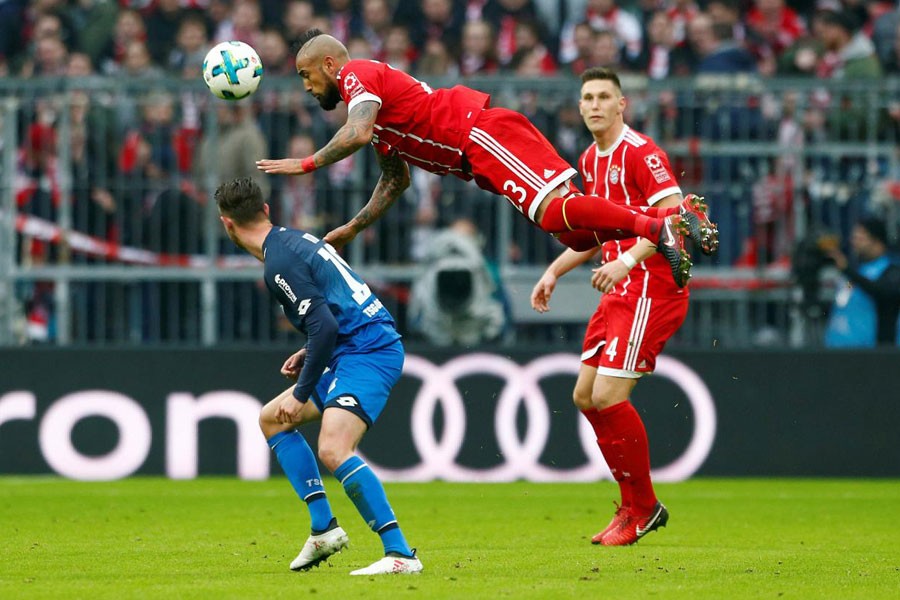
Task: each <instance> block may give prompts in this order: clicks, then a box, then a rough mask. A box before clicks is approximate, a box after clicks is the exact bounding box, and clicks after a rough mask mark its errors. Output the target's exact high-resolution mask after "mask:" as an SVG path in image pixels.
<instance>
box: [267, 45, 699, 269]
mask: <svg viewBox="0 0 900 600" xmlns="http://www.w3.org/2000/svg"><path fill="white" fill-rule="evenodd" d="M298 43H299V49H298V51H297V55H296V67H297V73H298V74H299V75H300V77H301V78H302V79H303V84H304V87H305V88H306V91H307V92H309V93H310V94H312V95H313V96H315V98H316V99H317V100H318V101H319V104H320V105H321V106H322V108H324V109H325V110H332V109H334V108H335V107H336V106H337V104H338V102H340V101H344V102H346V104H347V110H348V116H347V122H346V123H345V124H344V125H343V126H342V127H341V128H340V129H339V130H338V131H337V132H336V133H335V135H334V137H332V139H331V141H329V142H328V144H326V145H325V146H324V147H323V148H321V149H320V150H319V151H317V152H316V153H315V154H314V155H312V156H308V157H305V158H302V159H294V158H287V159H281V160H269V159H266V160H260V161H258V162H257V166H258V168H259V169H261V170H262V171H264V172H266V173H271V174H282V175H302V174H304V173H309V172H310V171H313V170H314V169H316V168H319V167H323V166H325V165H329V164H332V163H334V162H337V161H339V160H341V159H343V158H345V157H347V156H349V155H350V154H352V153H353V152H356V151H357V150H359V149H360V148H361V147H363V146H364V145H366V144H368V143H372V144H373V146H374V147H375V150H376V156H377V158H378V161H379V164H380V166H381V171H382V173H381V178H380V179H379V181H378V184H377V185H376V186H375V190H374V191H373V192H372V197H371V198H370V200H369V202H368V203H367V204H366V205H365V206H364V207H363V208H362V210H361V211H360V212H359V213H358V214H357V215H356V216H355V217H354V218H353V219H351V220H350V222H349V223H347V224H345V225H343V226H341V227H338V228H337V229H335V230H333V231H331V232H329V233H328V234H327V235H326V236H325V239H326V240H327V241H328V242H330V243H332V244H333V245H338V246H341V245H344V244H346V243H347V242H349V241H350V240H352V239H353V238H354V237H355V236H356V235H357V234H358V233H359V232H360V231H361V230H362V229H364V228H365V227H367V226H369V225H370V224H371V223H372V222H374V221H375V220H376V219H378V218H379V217H380V216H381V215H382V214H384V212H385V211H386V210H387V209H388V208H389V207H390V206H391V204H393V202H394V201H395V200H396V199H397V198H398V197H399V196H400V194H401V193H402V192H403V190H404V189H406V187H408V185H409V167H408V164H411V165H415V166H418V167H421V168H423V169H425V170H427V171H431V172H432V173H437V174H440V175H448V174H452V175H455V176H457V177H459V178H461V179H464V180H471V179H474V180H475V182H476V183H477V184H478V185H479V187H481V188H483V189H485V190H488V191H491V192H493V193H495V194H499V195H502V196H504V197H506V198H507V200H509V201H510V203H512V205H513V206H514V207H516V209H517V210H519V211H520V212H521V213H522V214H523V215H525V216H526V217H527V218H528V219H529V220H531V221H532V222H534V223H535V224H537V225H538V226H540V227H541V228H542V229H544V230H545V231H547V232H549V233H552V234H556V235H558V236H559V238H560V240H561V241H562V242H563V243H565V244H566V245H567V246H572V247H576V248H582V249H584V248H585V247H590V246H593V245H595V244H596V242H595V237H596V236H599V237H600V238H602V239H610V238H611V237H628V236H633V235H640V236H643V237H646V238H648V239H650V240H651V241H652V242H653V243H654V244H655V245H656V246H657V247H658V248H659V250H660V252H661V253H662V254H663V255H664V256H665V257H666V259H667V260H668V261H669V264H670V268H671V270H672V274H673V276H674V278H675V280H676V282H678V284H679V285H680V286H684V285H685V284H686V283H687V280H688V278H689V277H690V267H691V263H690V258H689V257H688V255H687V253H686V252H685V251H684V248H683V239H682V235H684V236H691V235H698V234H699V233H701V232H700V231H699V230H698V229H697V228H696V227H693V226H692V222H691V220H690V219H689V218H686V217H685V216H684V215H682V214H679V212H678V211H677V210H676V209H672V210H669V211H659V210H657V209H653V210H651V211H648V212H638V211H634V210H630V209H628V208H625V207H621V206H617V205H616V204H614V203H610V202H598V201H597V198H593V197H586V196H583V195H582V194H581V193H580V192H579V191H578V190H577V189H575V188H574V186H572V184H571V181H570V180H571V179H572V178H573V177H574V176H575V175H576V172H575V170H574V169H573V168H572V167H571V166H570V165H569V164H567V163H566V162H565V161H564V160H563V159H562V158H561V157H560V156H559V154H557V152H556V151H555V150H554V149H553V147H552V146H551V144H550V142H548V141H547V140H546V138H544V136H543V135H541V133H540V132H539V131H538V130H537V129H536V128H535V127H534V125H532V124H531V122H529V121H528V119H526V118H525V117H524V116H523V115H521V114H519V113H517V112H514V111H511V110H507V109H503V108H490V107H489V105H490V97H489V96H488V95H487V94H484V93H482V92H479V91H476V90H473V89H470V88H467V87H464V86H455V87H453V88H450V89H436V90H435V89H432V88H430V87H429V86H428V85H427V84H426V83H424V82H421V81H418V80H416V79H414V78H413V77H411V76H410V75H408V74H406V73H404V72H402V71H398V70H396V69H394V68H392V67H390V66H389V65H387V64H385V63H381V62H378V61H371V60H351V59H350V56H349V54H348V53H347V49H346V48H345V47H344V45H343V44H341V43H340V42H339V41H338V40H336V39H335V38H333V37H331V36H329V35H325V34H323V33H322V32H321V31H319V30H316V29H313V30H310V31H308V32H307V33H306V34H304V36H303V37H302V38H301V39H300V41H299V42H298ZM592 232H593V233H592Z"/></svg>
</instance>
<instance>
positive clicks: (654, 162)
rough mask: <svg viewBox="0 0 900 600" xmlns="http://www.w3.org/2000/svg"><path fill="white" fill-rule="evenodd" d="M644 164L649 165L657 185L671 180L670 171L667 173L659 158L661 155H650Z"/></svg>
mask: <svg viewBox="0 0 900 600" xmlns="http://www.w3.org/2000/svg"><path fill="white" fill-rule="evenodd" d="M644 162H645V163H647V167H648V168H649V169H650V173H651V174H652V175H653V179H655V180H656V183H662V182H664V181H669V179H671V177H669V173H668V171H666V167H665V166H663V162H662V160H661V159H660V158H659V155H657V154H648V155H647V156H645V157H644Z"/></svg>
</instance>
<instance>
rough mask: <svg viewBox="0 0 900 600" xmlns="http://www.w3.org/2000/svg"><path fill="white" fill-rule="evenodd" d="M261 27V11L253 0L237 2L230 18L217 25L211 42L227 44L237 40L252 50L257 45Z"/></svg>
mask: <svg viewBox="0 0 900 600" xmlns="http://www.w3.org/2000/svg"><path fill="white" fill-rule="evenodd" d="M260 27H262V11H261V10H260V8H259V4H257V3H256V2H255V1H254V0H237V1H236V2H235V3H234V9H233V10H232V11H231V16H230V18H227V19H225V20H224V21H222V22H221V23H219V26H218V28H217V29H216V33H215V35H214V36H213V41H214V42H216V43H219V42H228V41H232V40H237V41H240V42H244V43H245V44H250V45H251V46H253V47H254V48H256V47H257V46H258V45H259V37H260V35H261V32H260Z"/></svg>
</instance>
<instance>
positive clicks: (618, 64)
mask: <svg viewBox="0 0 900 600" xmlns="http://www.w3.org/2000/svg"><path fill="white" fill-rule="evenodd" d="M621 59H622V51H621V46H620V44H619V42H618V40H617V39H616V34H615V32H613V31H610V30H609V29H601V30H600V31H598V32H597V33H596V34H595V35H594V49H593V52H592V53H591V63H592V65H593V66H595V67H605V68H607V69H613V70H615V71H619V72H623V71H627V70H628V69H627V68H626V67H624V66H623V65H622V60H621Z"/></svg>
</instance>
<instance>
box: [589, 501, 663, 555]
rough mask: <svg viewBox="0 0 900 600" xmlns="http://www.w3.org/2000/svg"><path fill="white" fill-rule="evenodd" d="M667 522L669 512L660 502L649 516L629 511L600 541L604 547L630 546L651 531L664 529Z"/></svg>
mask: <svg viewBox="0 0 900 600" xmlns="http://www.w3.org/2000/svg"><path fill="white" fill-rule="evenodd" d="M668 522H669V511H668V510H666V507H665V506H663V503H662V502H657V503H656V506H654V507H653V512H651V513H650V514H649V515H643V516H641V515H635V514H633V513H632V512H631V511H630V510H629V511H628V512H627V513H626V515H625V517H624V518H623V519H622V520H621V522H620V523H619V526H618V527H617V528H615V529H613V530H612V531H610V532H609V533H607V534H606V535H605V536H603V538H602V539H601V540H600V543H601V544H603V545H604V546H630V545H631V544H633V543H635V542H636V541H638V540H639V539H641V538H642V537H644V536H645V535H647V534H648V533H650V532H651V531H656V530H657V529H659V528H660V527H665V526H666V523H668Z"/></svg>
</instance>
